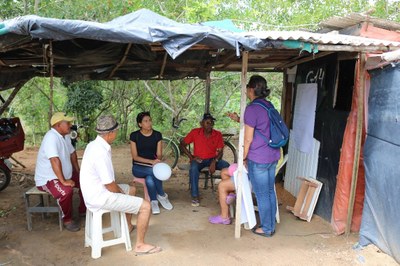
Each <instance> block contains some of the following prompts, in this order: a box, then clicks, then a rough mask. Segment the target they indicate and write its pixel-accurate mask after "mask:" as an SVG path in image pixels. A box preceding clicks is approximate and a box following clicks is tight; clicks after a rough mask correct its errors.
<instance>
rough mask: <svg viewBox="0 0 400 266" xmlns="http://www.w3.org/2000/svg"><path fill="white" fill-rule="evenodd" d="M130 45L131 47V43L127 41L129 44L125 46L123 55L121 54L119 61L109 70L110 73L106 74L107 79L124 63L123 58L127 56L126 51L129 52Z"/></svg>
mask: <svg viewBox="0 0 400 266" xmlns="http://www.w3.org/2000/svg"><path fill="white" fill-rule="evenodd" d="M131 47H132V43H129V44H128V45H127V46H126V49H125V52H124V55H123V56H122V58H121V60H120V61H119V63H118V64H117V65H116V66H115V67H114V68H113V70H111V73H110V75H109V76H108V78H109V79H110V78H112V77H113V76H114V74H115V72H116V71H117V70H118V68H120V66H122V65H123V64H124V62H125V60H126V58H127V56H128V53H129V50H130V49H131Z"/></svg>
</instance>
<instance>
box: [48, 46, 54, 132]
mask: <svg viewBox="0 0 400 266" xmlns="http://www.w3.org/2000/svg"><path fill="white" fill-rule="evenodd" d="M49 58H50V93H49V99H50V103H49V120H48V121H49V125H50V119H51V117H52V115H53V87H54V72H53V66H54V57H53V42H52V41H51V40H50V44H49ZM50 127H51V125H50Z"/></svg>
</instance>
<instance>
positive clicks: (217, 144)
mask: <svg viewBox="0 0 400 266" xmlns="http://www.w3.org/2000/svg"><path fill="white" fill-rule="evenodd" d="M214 121H215V118H214V117H213V116H212V115H211V114H209V113H205V114H204V115H203V119H202V120H201V122H200V126H201V127H200V128H195V129H192V130H191V131H190V132H189V134H187V136H186V137H185V138H183V139H182V141H181V143H180V148H181V150H182V151H183V152H184V153H185V154H186V155H187V156H188V157H189V159H190V170H189V177H190V181H189V182H190V189H191V192H190V193H191V196H192V206H193V207H198V206H200V198H199V176H200V171H201V170H202V169H203V168H205V167H209V172H210V174H213V173H214V172H215V170H222V169H224V168H227V167H229V163H228V162H226V161H224V160H222V159H221V158H222V152H223V148H224V140H223V138H222V134H221V132H220V131H218V130H215V129H213V127H214ZM191 143H193V145H194V148H193V154H192V153H191V152H190V151H189V150H188V148H187V146H188V145H189V144H191Z"/></svg>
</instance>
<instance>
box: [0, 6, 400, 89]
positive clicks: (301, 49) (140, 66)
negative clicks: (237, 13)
mask: <svg viewBox="0 0 400 266" xmlns="http://www.w3.org/2000/svg"><path fill="white" fill-rule="evenodd" d="M233 26H234V25H232V24H231V23H229V21H222V22H215V21H214V22H209V23H203V24H184V23H179V22H176V21H173V20H171V19H168V18H165V17H163V16H160V15H158V14H156V13H154V12H152V11H150V10H146V9H141V10H138V11H136V12H134V13H130V14H127V15H124V16H121V17H118V18H116V19H114V20H112V21H110V22H107V23H97V22H90V21H82V20H68V19H53V18H43V17H38V16H33V15H29V16H23V17H18V18H14V19H11V20H7V21H4V22H3V23H0V71H1V75H0V91H1V90H5V89H8V88H12V87H15V86H17V85H21V84H23V83H24V82H26V81H27V80H29V79H31V78H32V77H35V76H42V77H43V76H50V72H51V70H53V75H54V76H55V77H64V78H65V79H67V80H69V81H75V80H89V79H91V80H114V79H121V80H138V79H142V80H149V79H166V80H175V79H183V78H191V77H199V78H203V79H204V78H206V76H207V74H208V73H209V72H211V71H241V68H242V62H241V59H240V51H241V50H248V51H251V53H250V54H249V62H248V71H282V69H283V68H284V67H286V66H287V65H286V64H287V63H288V62H289V63H292V64H293V62H296V60H300V59H302V58H306V57H310V58H312V57H313V55H314V54H315V53H318V52H321V51H322V52H323V51H342V52H355V51H361V50H368V51H377V52H379V51H390V50H393V49H398V48H400V43H396V42H389V41H381V40H374V39H368V38H361V37H351V36H342V35H333V34H326V35H323V34H315V33H309V32H300V31H293V32H261V33H254V32H251V33H246V32H238V30H237V29H236V30H234V29H233V28H232V27H233ZM233 31H235V32H233ZM310 45H311V46H310Z"/></svg>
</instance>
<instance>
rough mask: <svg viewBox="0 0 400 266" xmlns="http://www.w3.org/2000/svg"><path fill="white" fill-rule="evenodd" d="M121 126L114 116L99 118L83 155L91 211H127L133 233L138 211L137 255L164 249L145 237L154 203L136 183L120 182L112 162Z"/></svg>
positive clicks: (84, 189)
mask: <svg viewBox="0 0 400 266" xmlns="http://www.w3.org/2000/svg"><path fill="white" fill-rule="evenodd" d="M118 128H119V125H118V123H117V122H116V121H115V119H114V117H113V116H112V115H102V116H100V117H99V118H98V120H97V126H96V129H95V130H96V132H97V133H98V135H97V137H96V139H95V140H94V141H92V142H90V143H89V144H88V145H87V147H86V149H85V153H84V154H83V158H82V167H81V176H82V179H81V188H82V192H83V198H84V199H85V203H86V206H87V207H88V208H89V210H90V211H92V212H95V211H98V210H100V209H104V210H109V211H118V212H124V213H126V219H127V222H128V226H129V232H132V231H133V229H134V226H133V225H132V223H131V218H132V214H137V221H136V228H137V232H136V244H135V248H134V251H135V252H136V255H145V254H154V253H158V252H160V251H161V250H162V249H161V248H160V247H157V246H154V245H151V244H147V243H145V242H144V238H145V235H146V232H147V228H148V226H149V220H150V211H151V210H150V203H149V202H148V201H147V200H143V199H142V198H139V197H136V196H135V192H136V189H135V187H134V186H129V185H127V184H117V183H116V182H115V176H114V169H113V165H112V161H111V144H112V143H113V142H114V140H115V139H116V137H117V134H118Z"/></svg>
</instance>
